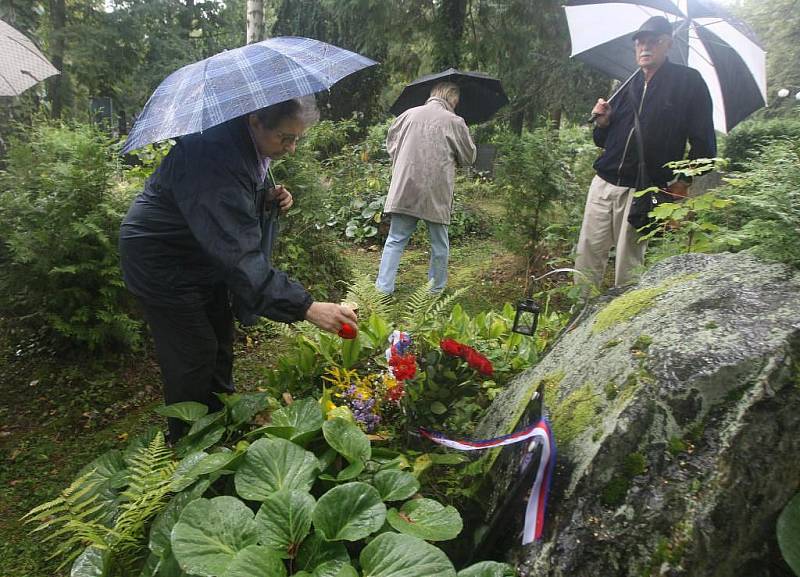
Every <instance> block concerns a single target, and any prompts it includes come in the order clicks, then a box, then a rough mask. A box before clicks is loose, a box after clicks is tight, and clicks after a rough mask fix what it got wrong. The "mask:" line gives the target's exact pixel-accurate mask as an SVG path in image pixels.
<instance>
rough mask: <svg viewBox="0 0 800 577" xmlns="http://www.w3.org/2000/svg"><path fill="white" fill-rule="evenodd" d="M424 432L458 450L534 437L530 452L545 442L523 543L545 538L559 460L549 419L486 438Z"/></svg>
mask: <svg viewBox="0 0 800 577" xmlns="http://www.w3.org/2000/svg"><path fill="white" fill-rule="evenodd" d="M420 433H421V434H422V436H424V437H426V438H428V439H430V440H431V441H433V442H434V443H438V444H439V445H442V446H444V447H449V448H451V449H456V450H458V451H477V450H480V449H492V448H494V447H503V446H505V445H513V444H514V443H521V442H522V441H527V440H528V439H531V442H530V444H529V445H528V454H530V453H532V452H533V450H534V449H535V448H536V447H537V446H538V445H541V446H542V458H541V459H540V460H539V466H538V468H537V470H536V478H535V479H534V481H533V489H532V490H531V494H530V497H528V505H527V507H526V508H525V527H524V528H523V530H522V544H523V545H527V544H528V543H530V542H531V541H533V540H534V539H536V540H538V539H541V538H542V531H543V529H544V513H545V508H546V507H547V496H548V494H549V493H550V483H551V481H552V478H553V468H554V465H555V462H556V443H555V439H554V438H553V432H552V431H551V430H550V423H548V422H547V419H542V420H541V421H539V422H538V423H536V424H535V425H532V426H530V427H526V428H524V429H521V430H519V431H516V432H514V433H511V434H509V435H503V436H502V437H496V438H494V439H486V440H483V441H471V440H464V439H462V440H455V439H448V438H447V437H446V436H444V435H443V434H441V433H436V432H434V431H428V430H427V429H420ZM523 468H524V465H523Z"/></svg>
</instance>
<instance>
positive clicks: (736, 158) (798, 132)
mask: <svg viewBox="0 0 800 577" xmlns="http://www.w3.org/2000/svg"><path fill="white" fill-rule="evenodd" d="M787 138H788V139H792V140H795V141H797V140H800V120H795V119H788V118H774V119H771V120H749V121H746V122H742V123H741V124H739V125H738V126H737V127H736V128H735V129H734V130H732V131H731V133H730V134H728V136H727V137H726V138H725V156H726V157H728V158H729V159H730V161H731V169H733V170H744V169H745V167H746V164H747V161H749V160H752V159H754V158H755V157H757V156H758V155H759V154H760V153H761V150H762V149H763V148H764V147H765V146H767V145H768V144H770V143H772V142H775V141H776V140H781V139H787Z"/></svg>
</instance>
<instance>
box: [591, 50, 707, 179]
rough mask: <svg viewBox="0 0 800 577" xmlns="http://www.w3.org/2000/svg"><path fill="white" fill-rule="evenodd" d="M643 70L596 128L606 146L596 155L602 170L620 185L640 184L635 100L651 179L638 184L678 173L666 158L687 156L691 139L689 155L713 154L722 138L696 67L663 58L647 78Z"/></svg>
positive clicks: (599, 142) (601, 173)
mask: <svg viewBox="0 0 800 577" xmlns="http://www.w3.org/2000/svg"><path fill="white" fill-rule="evenodd" d="M643 92H644V73H643V72H641V71H639V73H637V74H636V76H634V78H633V79H632V80H631V82H630V84H629V85H628V86H627V87H626V88H624V89H623V91H622V93H620V94H619V95H618V96H617V98H615V99H614V102H613V103H612V107H611V109H612V110H611V124H609V126H607V127H606V128H599V127H598V128H595V129H594V142H595V144H597V146H599V147H601V148H603V149H605V150H604V151H603V153H602V154H601V155H600V157H599V158H598V159H597V160H596V161H595V163H594V168H595V170H596V171H597V174H598V176H600V178H602V179H603V180H605V181H606V182H610V183H611V184H615V185H618V186H627V187H634V186H637V184H638V183H637V182H636V179H637V176H638V158H639V154H638V147H637V145H636V137H635V135H633V134H632V130H633V127H634V108H633V107H634V106H638V105H639V104H641V112H640V113H639V122H640V124H641V128H642V138H643V140H644V156H645V166H646V168H647V174H648V175H649V178H650V182H649V183H642V184H640V185H639V186H642V187H644V186H650V185H656V186H660V187H664V186H665V185H666V184H667V183H668V182H670V181H672V180H673V179H674V175H673V172H672V170H671V169H669V168H664V165H665V164H666V163H667V162H672V161H675V160H682V159H683V158H684V156H685V153H686V142H687V140H688V142H689V144H690V146H691V149H690V151H689V155H688V158H690V159H695V158H714V157H715V156H716V155H717V140H716V135H715V133H714V117H713V105H712V102H711V96H710V95H709V93H708V87H707V86H706V83H705V81H704V80H703V78H702V77H701V76H700V73H699V72H697V70H694V69H693V68H688V67H686V66H682V65H680V64H673V63H672V62H670V61H666V62H664V64H662V65H661V67H660V68H659V69H658V70H657V71H656V73H655V74H654V75H653V77H652V78H651V79H650V81H649V82H648V83H647V91H646V92H645V93H644V102H642V93H643Z"/></svg>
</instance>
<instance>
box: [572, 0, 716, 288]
mask: <svg viewBox="0 0 800 577" xmlns="http://www.w3.org/2000/svg"><path fill="white" fill-rule="evenodd" d="M633 43H634V48H635V50H636V62H637V64H638V65H639V71H638V72H637V73H636V75H635V76H634V77H633V78H632V79H631V81H630V82H629V83H628V85H627V86H626V87H625V88H624V89H623V91H622V92H621V93H620V94H619V95H618V96H617V97H616V98H615V99H614V103H613V105H612V104H610V103H609V102H606V101H605V100H603V99H602V98H601V99H599V100H598V101H597V104H596V105H595V107H594V108H593V109H592V114H593V115H594V116H595V117H596V120H595V129H594V141H595V144H597V145H598V146H600V147H601V148H603V149H604V150H603V152H602V154H601V155H600V157H599V158H598V159H597V160H596V161H595V163H594V169H595V171H596V173H597V175H596V176H595V177H594V179H593V180H592V184H591V186H590V188H589V194H588V196H587V199H586V209H585V211H584V215H583V225H582V226H581V233H580V238H579V240H578V246H577V249H576V252H577V258H576V260H575V268H576V269H578V270H579V271H581V272H582V273H584V274H585V275H586V277H587V278H588V279H590V280H591V281H592V282H593V283H594V284H595V286H598V287H599V286H600V284H601V282H602V280H603V274H604V272H605V268H606V264H607V261H608V252H609V250H610V249H611V247H612V246H615V247H616V253H615V265H616V270H615V276H614V285H615V286H623V285H626V284H629V283H631V282H633V281H635V280H636V276H635V275H636V273H637V272H638V269H640V268H641V266H642V264H643V263H644V253H645V249H646V248H647V242H646V241H642V240H641V239H640V238H639V236H640V235H639V233H638V232H637V230H636V226H634V225H632V224H631V223H630V222H629V219H628V216H629V213H630V209H631V202H632V200H633V193H634V191H635V190H641V189H644V188H647V187H650V186H658V187H659V188H660V189H662V190H664V191H666V192H668V193H669V194H670V195H672V197H673V198H675V199H682V198H684V197H686V195H687V192H688V188H689V184H690V183H689V182H687V181H685V180H682V179H680V178H679V177H678V176H677V175H675V174H673V171H672V170H671V169H669V168H665V167H664V165H665V164H666V163H668V162H671V161H675V160H682V159H683V158H684V157H685V154H686V143H687V141H688V143H689V145H690V151H689V155H688V158H690V159H695V158H713V157H714V156H716V152H717V145H716V136H715V134H714V122H713V111H712V102H711V96H710V95H709V93H708V87H707V86H706V83H705V81H704V80H703V78H702V77H701V76H700V73H699V72H697V71H696V70H694V69H692V68H688V67H686V66H681V65H679V64H675V63H673V62H670V61H669V59H668V58H667V54H668V52H669V50H670V48H671V47H672V26H671V25H670V23H669V22H668V21H667V20H666V19H665V18H663V17H662V16H653V17H652V18H650V19H648V20H647V21H645V23H644V24H642V26H641V28H639V30H637V31H636V33H635V34H634V35H633ZM637 116H638V119H637ZM637 120H638V122H637ZM637 124H638V127H639V129H638V131H639V134H636V132H637ZM638 226H642V225H641V224H638Z"/></svg>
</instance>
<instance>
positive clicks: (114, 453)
mask: <svg viewBox="0 0 800 577" xmlns="http://www.w3.org/2000/svg"><path fill="white" fill-rule="evenodd" d="M91 470H94V473H93V474H92V477H93V478H95V479H102V480H103V481H104V482H105V483H106V485H107V486H108V487H111V488H115V489H118V488H119V487H122V486H124V485H125V484H126V478H125V477H126V473H127V469H126V465H125V461H124V459H123V457H122V453H120V452H119V451H118V450H116V449H112V450H111V451H107V452H105V453H103V454H102V455H100V456H99V457H97V458H96V459H95V460H94V461H92V462H91V463H89V464H88V465H86V466H85V467H83V468H82V469H81V470H80V471H79V472H78V475H77V476H78V477H81V476H83V475H84V474H85V473H87V472H89V471H91Z"/></svg>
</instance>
